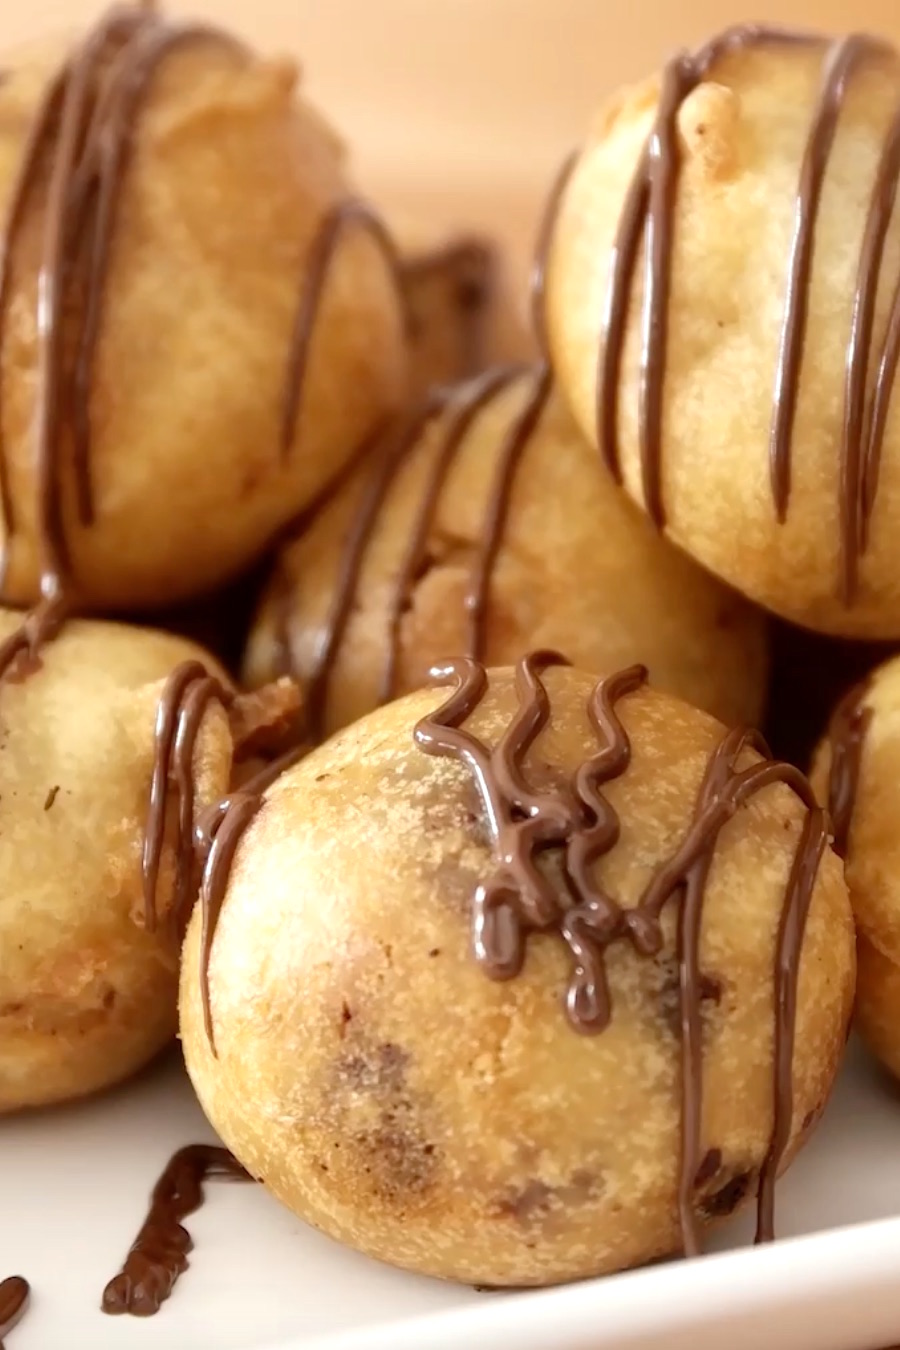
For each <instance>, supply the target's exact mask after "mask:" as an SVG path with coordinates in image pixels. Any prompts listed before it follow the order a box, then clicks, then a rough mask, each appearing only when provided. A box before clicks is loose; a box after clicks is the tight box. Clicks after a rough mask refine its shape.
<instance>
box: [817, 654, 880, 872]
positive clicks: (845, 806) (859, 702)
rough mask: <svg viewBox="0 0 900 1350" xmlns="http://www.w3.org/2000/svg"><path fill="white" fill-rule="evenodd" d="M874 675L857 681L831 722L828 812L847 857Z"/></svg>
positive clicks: (843, 855) (840, 849)
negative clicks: (869, 695)
mask: <svg viewBox="0 0 900 1350" xmlns="http://www.w3.org/2000/svg"><path fill="white" fill-rule="evenodd" d="M871 683H872V682H871V678H867V679H865V680H863V681H861V683H859V684H857V685H855V686H854V687H853V688H852V689H851V690H850V692H849V693H848V694H846V695H845V696H844V698H842V699H841V701H840V703H839V704H838V705H837V707H836V708H835V710H834V713H833V714H832V718H831V721H830V723H829V726H828V740H829V745H830V749H831V766H830V769H829V775H828V814H829V815H830V817H831V825H832V829H833V830H834V844H833V847H834V851H835V853H836V854H837V855H838V857H839V858H846V857H847V849H848V846H849V843H850V827H851V825H852V823H853V811H854V807H855V806H856V796H857V793H858V791H859V775H860V770H861V768H862V754H863V748H864V746H865V742H866V735H867V733H868V730H869V727H870V725H871V722H872V717H873V712H872V709H871V708H870V707H868V706H867V704H866V703H865V697H866V694H867V693H868V692H869V689H870V688H871Z"/></svg>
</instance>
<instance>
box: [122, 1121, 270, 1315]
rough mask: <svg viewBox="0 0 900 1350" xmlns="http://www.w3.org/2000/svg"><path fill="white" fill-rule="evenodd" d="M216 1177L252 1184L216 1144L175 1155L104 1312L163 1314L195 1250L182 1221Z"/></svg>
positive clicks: (191, 1147)
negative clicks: (206, 1183)
mask: <svg viewBox="0 0 900 1350" xmlns="http://www.w3.org/2000/svg"><path fill="white" fill-rule="evenodd" d="M212 1177H227V1178H229V1179H230V1180H232V1181H250V1180H251V1177H250V1175H249V1173H247V1172H245V1171H244V1169H243V1167H241V1165H240V1163H239V1162H238V1161H237V1159H236V1158H234V1157H233V1156H232V1154H230V1153H229V1152H228V1150H227V1149H224V1148H220V1147H218V1146H216V1145H213V1144H188V1145H187V1147H185V1148H180V1149H179V1150H178V1152H177V1153H175V1154H174V1155H173V1157H172V1159H171V1160H170V1162H169V1163H168V1164H167V1166H166V1168H165V1170H164V1172H163V1173H162V1175H161V1176H160V1178H159V1180H158V1181H157V1183H156V1185H155V1186H154V1187H153V1195H152V1197H151V1201H150V1212H149V1213H148V1215H147V1217H146V1219H145V1220H144V1222H143V1223H142V1224H141V1228H140V1232H139V1233H138V1235H137V1237H136V1238H135V1240H134V1242H133V1243H132V1244H131V1248H130V1250H129V1252H128V1256H127V1257H126V1259H125V1264H124V1266H123V1267H122V1269H121V1271H120V1272H119V1274H118V1275H115V1276H114V1277H113V1278H112V1279H111V1280H110V1281H109V1283H108V1284H107V1286H106V1288H105V1289H104V1291H103V1298H102V1301H101V1304H100V1306H101V1309H102V1310H103V1312H105V1313H113V1314H118V1313H131V1314H132V1315H133V1316H134V1317H152V1316H153V1314H154V1313H157V1312H159V1309H160V1307H161V1306H162V1304H163V1303H164V1302H165V1301H166V1299H167V1298H168V1297H169V1295H170V1294H171V1293H172V1290H173V1288H174V1287H175V1282H176V1280H177V1279H178V1277H179V1275H183V1274H184V1272H185V1271H186V1270H187V1268H188V1255H189V1253H190V1252H191V1250H192V1248H193V1245H194V1244H193V1242H192V1241H191V1235H190V1233H189V1232H188V1231H187V1229H186V1228H185V1227H184V1225H183V1223H182V1220H183V1219H186V1218H187V1217H188V1215H189V1214H193V1213H194V1212H195V1211H196V1210H198V1209H199V1208H200V1206H201V1205H202V1204H203V1184H204V1182H206V1181H208V1180H209V1179H210V1178H212Z"/></svg>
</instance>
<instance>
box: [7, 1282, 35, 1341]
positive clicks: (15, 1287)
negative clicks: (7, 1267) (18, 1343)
mask: <svg viewBox="0 0 900 1350" xmlns="http://www.w3.org/2000/svg"><path fill="white" fill-rule="evenodd" d="M30 1296H31V1288H30V1286H29V1284H28V1281H27V1280H24V1279H23V1278H22V1276H21V1275H10V1276H9V1277H8V1278H7V1279H5V1280H0V1350H3V1345H4V1342H5V1339H6V1337H7V1336H8V1335H9V1333H10V1332H11V1331H14V1330H15V1328H16V1327H17V1326H18V1325H19V1323H20V1322H21V1320H22V1318H23V1317H24V1316H25V1314H26V1312H27V1311H28V1301H29V1298H30Z"/></svg>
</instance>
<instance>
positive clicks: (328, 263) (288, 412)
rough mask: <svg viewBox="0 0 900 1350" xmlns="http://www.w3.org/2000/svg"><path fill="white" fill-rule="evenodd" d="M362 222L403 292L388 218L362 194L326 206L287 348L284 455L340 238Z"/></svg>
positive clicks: (293, 425) (310, 253)
mask: <svg viewBox="0 0 900 1350" xmlns="http://www.w3.org/2000/svg"><path fill="white" fill-rule="evenodd" d="M353 225H356V226H359V227H360V228H361V229H363V230H364V231H365V232H366V233H367V234H368V236H369V237H370V238H371V239H372V240H373V241H374V243H375V244H376V245H377V246H378V248H379V250H380V252H381V253H382V254H383V256H384V259H385V261H386V263H387V265H388V269H389V271H390V272H391V275H392V276H393V279H394V283H395V285H396V288H397V292H398V295H400V296H402V294H403V275H402V270H401V262H400V258H399V256H398V254H397V249H396V246H395V244H394V241H393V239H392V238H391V236H390V234H389V233H388V231H387V229H386V227H385V225H384V222H383V221H382V220H381V219H380V217H379V216H378V215H377V214H376V213H375V212H374V211H373V210H372V208H371V207H370V206H369V205H368V204H367V203H366V202H363V201H360V200H359V199H358V198H350V199H349V200H347V201H342V202H338V203H337V204H336V205H335V206H333V207H332V208H331V209H330V210H329V211H327V212H326V214H325V216H324V218H323V220H322V222H321V224H320V225H319V228H318V230H317V232H316V236H315V238H314V240H313V243H312V247H311V249H310V252H309V257H308V260H307V263H306V272H305V275H304V280H303V285H302V287H301V290H300V301H299V304H298V306H297V317H296V319H295V321H294V331H293V335H292V337H291V345H290V351H289V354H288V365H287V379H286V381H285V397H284V412H283V415H282V425H281V453H282V458H283V459H286V458H287V456H288V454H289V453H290V450H291V446H292V444H293V441H294V430H295V426H296V421H297V413H298V410H299V409H300V406H301V403H302V400H303V390H304V388H305V385H306V374H307V370H308V367H309V359H310V353H311V349H312V341H313V337H314V336H315V331H316V320H317V318H318V315H319V310H320V307H321V303H322V296H323V294H324V292H325V285H326V282H327V280H328V277H329V275H330V272H331V268H332V265H333V263H334V259H335V257H336V255H337V251H338V248H339V247H340V244H341V242H342V240H343V239H344V238H345V237H346V234H347V231H348V229H349V228H350V226H353Z"/></svg>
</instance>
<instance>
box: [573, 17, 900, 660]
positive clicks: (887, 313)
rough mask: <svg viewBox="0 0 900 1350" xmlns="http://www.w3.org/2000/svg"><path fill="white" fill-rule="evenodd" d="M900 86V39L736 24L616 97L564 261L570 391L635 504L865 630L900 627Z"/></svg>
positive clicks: (723, 558) (799, 612) (818, 614)
mask: <svg viewBox="0 0 900 1350" xmlns="http://www.w3.org/2000/svg"><path fill="white" fill-rule="evenodd" d="M898 96H900V62H898V58H897V54H896V52H894V50H893V49H892V48H890V47H889V46H888V45H887V44H884V43H879V42H876V41H875V40H874V39H865V38H859V37H857V38H852V39H846V40H841V41H835V42H834V43H833V44H832V43H830V42H829V41H828V40H827V39H824V38H823V39H816V38H806V39H801V38H798V37H797V36H796V35H790V34H780V35H772V34H771V33H769V34H767V33H766V31H765V30H758V29H753V28H747V29H736V30H731V31H730V33H728V34H724V35H721V36H720V37H718V38H715V39H713V40H712V42H711V43H710V44H709V45H708V46H707V47H706V48H704V49H702V50H701V51H700V52H699V53H697V54H695V55H694V56H692V57H690V56H686V55H684V54H682V55H681V56H679V57H676V58H674V59H673V60H672V61H671V62H670V64H669V65H668V66H667V67H666V68H665V70H664V72H663V74H662V75H661V76H659V77H655V78H653V79H651V80H648V81H646V82H645V83H643V84H640V85H638V86H637V87H635V88H631V89H627V90H624V91H623V92H621V93H620V94H618V95H617V96H616V97H615V98H614V99H613V100H612V101H611V102H610V103H609V104H608V105H607V107H606V108H605V109H604V110H603V112H602V113H601V114H600V115H599V117H598V118H597V119H596V121H595V122H594V125H593V127H592V128H591V131H590V134H589V136H588V138H587V140H586V142H585V144H584V146H583V149H582V151H581V154H580V156H579V158H578V160H577V162H576V164H575V167H574V170H573V172H572V175H571V177H570V179H569V181H568V184H567V186H566V187H565V188H564V190H563V192H562V196H561V198H560V201H559V213H558V217H557V219H556V225H555V229H554V230H553V235H552V240H551V246H550V251H549V273H548V292H547V296H548V329H549V337H550V347H551V351H552V356H553V360H554V363H555V366H556V369H557V373H558V375H559V379H560V383H561V387H562V389H563V390H564V392H565V394H566V396H567V398H568V399H569V401H570V403H571V406H572V408H573V410H574V412H575V414H576V416H577V418H578V421H579V423H580V424H581V426H582V428H583V430H584V432H585V434H586V435H588V436H589V437H590V438H591V440H592V442H593V443H594V444H595V445H598V446H599V447H600V449H601V451H602V454H603V456H604V457H605V458H606V460H607V462H608V463H610V464H611V465H612V466H613V468H614V469H615V468H618V469H619V470H620V471H621V474H622V477H623V479H624V482H625V485H626V487H627V489H628V491H629V492H630V493H631V495H632V496H633V497H634V498H635V500H637V501H639V502H642V503H643V504H644V505H645V507H646V509H647V510H648V512H649V514H650V515H651V516H653V517H654V518H655V519H656V520H657V522H658V523H659V524H660V525H664V527H665V529H666V531H667V533H668V534H669V536H670V537H671V538H672V539H673V540H674V541H675V542H676V543H678V544H680V545H681V546H682V547H683V548H685V549H686V550H687V551H688V552H689V553H691V554H692V555H693V556H694V557H695V558H697V560H698V561H700V562H701V563H703V564H704V565H705V566H706V567H708V568H709V569H710V570H711V571H713V572H715V573H717V574H718V575H719V576H721V577H722V578H723V579H724V580H726V581H728V582H730V583H731V584H732V585H735V586H737V587H738V588H739V589H741V590H742V591H744V592H745V593H746V594H747V595H749V596H750V597H751V598H753V599H754V600H756V601H758V602H760V603H761V604H764V605H766V606H768V607H769V608H770V609H772V610H774V611H776V612H777V613H779V614H782V615H784V616H786V617H787V618H789V619H791V620H793V621H795V622H798V623H801V624H804V625H806V626H808V627H810V628H815V629H819V630H821V631H823V632H829V633H833V634H838V635H844V636H853V637H873V638H874V637H882V638H886V637H898V636H900V530H898V522H900V401H898V400H897V399H891V397H890V394H891V390H892V388H893V384H894V379H895V375H896V362H897V357H898V354H900V293H898V292H897V290H896V277H897V274H898V269H900V218H898V217H897V215H896V213H893V214H892V213H891V205H892V203H893V188H894V184H895V182H896V176H897V168H898V165H897V160H898V150H897V146H898V144H900V141H898V139H897V131H898V121H897V119H898V112H897V107H898ZM648 236H649V238H650V241H651V242H650V244H649V245H645V239H646V238H647V237H648ZM648 247H649V248H650V249H651V253H650V256H649V261H648V255H647V252H646V249H647V248H648ZM598 335H599V336H598Z"/></svg>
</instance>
